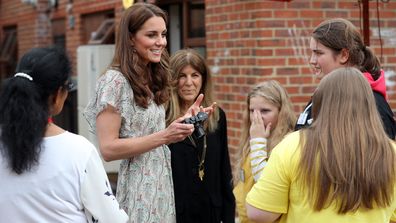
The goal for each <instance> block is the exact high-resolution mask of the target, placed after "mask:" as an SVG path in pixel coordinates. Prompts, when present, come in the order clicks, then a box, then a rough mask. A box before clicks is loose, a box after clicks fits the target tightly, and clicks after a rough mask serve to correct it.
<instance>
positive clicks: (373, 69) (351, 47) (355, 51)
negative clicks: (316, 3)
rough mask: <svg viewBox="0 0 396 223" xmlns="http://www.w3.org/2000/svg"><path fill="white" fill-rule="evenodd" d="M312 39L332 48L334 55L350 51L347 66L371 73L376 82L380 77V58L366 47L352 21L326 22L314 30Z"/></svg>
mask: <svg viewBox="0 0 396 223" xmlns="http://www.w3.org/2000/svg"><path fill="white" fill-rule="evenodd" d="M312 37H313V38H314V39H315V40H316V41H318V42H319V43H321V44H323V45H324V46H326V47H328V48H330V49H331V50H332V51H333V53H334V55H338V54H340V53H341V51H342V50H343V49H345V50H348V52H349V57H348V60H347V62H346V63H347V65H350V66H354V67H356V68H358V69H359V70H360V71H362V72H369V73H370V74H371V75H372V76H373V78H374V80H377V79H378V77H379V76H380V74H381V66H380V62H379V60H378V58H377V57H376V56H375V55H374V53H373V52H372V51H371V50H370V49H369V48H368V47H366V46H365V45H364V42H363V38H362V35H361V34H360V33H359V31H358V29H357V28H356V26H354V25H353V24H352V23H351V22H350V21H348V20H346V19H342V18H335V19H329V20H325V21H323V22H322V23H320V24H319V25H318V26H317V27H316V28H315V29H314V31H313V33H312Z"/></svg>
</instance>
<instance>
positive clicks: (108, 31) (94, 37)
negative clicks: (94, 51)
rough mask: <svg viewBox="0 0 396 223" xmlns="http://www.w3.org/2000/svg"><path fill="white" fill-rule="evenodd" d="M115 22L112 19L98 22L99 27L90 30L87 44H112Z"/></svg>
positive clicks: (113, 41)
mask: <svg viewBox="0 0 396 223" xmlns="http://www.w3.org/2000/svg"><path fill="white" fill-rule="evenodd" d="M114 32H115V24H114V19H106V20H104V21H103V22H102V24H100V26H99V28H98V29H97V30H96V31H94V32H92V34H91V39H90V40H89V42H88V44H112V43H115V39H114V38H115V35H114Z"/></svg>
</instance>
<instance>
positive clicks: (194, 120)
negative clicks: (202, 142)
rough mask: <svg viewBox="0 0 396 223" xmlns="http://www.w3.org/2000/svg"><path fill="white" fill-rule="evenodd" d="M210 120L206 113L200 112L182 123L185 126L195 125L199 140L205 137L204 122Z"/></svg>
mask: <svg viewBox="0 0 396 223" xmlns="http://www.w3.org/2000/svg"><path fill="white" fill-rule="evenodd" d="M206 119H208V114H206V113H205V112H198V114H197V115H195V116H191V117H190V118H186V119H184V120H183V122H182V123H185V124H193V125H194V132H193V134H194V136H195V138H197V139H199V138H201V137H202V136H204V135H205V129H204V126H203V122H204V121H205V120H206Z"/></svg>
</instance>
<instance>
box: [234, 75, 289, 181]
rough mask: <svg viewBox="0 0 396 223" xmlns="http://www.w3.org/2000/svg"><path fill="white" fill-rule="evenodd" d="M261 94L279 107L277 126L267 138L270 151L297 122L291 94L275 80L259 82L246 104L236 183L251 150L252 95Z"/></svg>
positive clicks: (236, 168) (235, 170)
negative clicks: (239, 171) (250, 107)
mask: <svg viewBox="0 0 396 223" xmlns="http://www.w3.org/2000/svg"><path fill="white" fill-rule="evenodd" d="M256 96H260V97H263V98H264V99H265V100H267V101H268V102H270V103H272V104H273V105H274V106H276V107H277V108H278V109H279V114H278V123H277V124H276V126H275V128H274V129H273V130H271V135H270V136H269V138H268V139H267V140H268V141H267V145H268V147H267V149H268V153H270V152H271V150H272V149H273V148H274V147H275V146H276V145H277V144H278V143H279V142H280V141H281V140H282V139H283V137H284V136H285V135H286V134H287V133H289V132H291V131H293V129H294V124H295V123H296V116H295V114H294V111H293V107H292V104H291V102H290V98H289V95H288V94H287V91H286V90H285V89H284V88H283V87H282V86H281V85H280V84H279V82H277V81H275V80H270V81H265V82H261V83H259V84H257V85H256V86H254V87H253V89H252V90H251V91H250V93H249V94H248V96H247V100H246V104H247V108H246V110H245V112H244V116H243V117H244V122H243V129H242V135H241V141H240V142H239V148H241V149H240V150H238V152H237V154H238V155H237V160H236V165H235V168H234V171H233V173H234V176H233V179H234V183H236V182H238V180H239V174H238V170H239V168H241V166H242V165H243V163H242V162H243V161H244V160H245V159H246V157H247V156H248V154H249V152H250V146H249V140H250V135H249V129H250V125H251V121H250V112H249V106H250V99H251V98H252V97H256Z"/></svg>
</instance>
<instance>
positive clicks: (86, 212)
mask: <svg viewBox="0 0 396 223" xmlns="http://www.w3.org/2000/svg"><path fill="white" fill-rule="evenodd" d="M70 70H71V68H70V62H69V59H68V57H67V56H66V54H65V53H64V52H63V51H62V50H60V49H57V48H52V47H49V48H34V49H32V50H30V51H29V52H27V53H26V54H25V55H24V56H23V57H22V58H21V61H20V63H19V64H18V66H17V73H16V74H15V75H14V76H13V77H11V78H9V79H7V80H6V81H5V82H4V85H3V86H2V89H1V92H0V152H1V156H0V179H1V183H0V216H1V221H2V222H127V220H128V216H127V215H126V213H125V212H124V211H123V210H122V209H121V208H120V206H119V204H118V202H117V201H116V200H115V197H114V195H113V194H112V192H111V188H110V184H109V181H108V179H107V175H106V172H105V170H104V168H103V165H102V160H101V159H100V157H99V154H98V152H97V151H96V148H95V147H94V145H93V144H91V143H90V142H89V141H88V140H87V139H85V138H84V137H82V136H79V135H75V134H73V133H70V132H68V131H65V130H63V129H62V128H60V127H59V126H57V125H56V124H55V123H53V122H52V118H51V117H52V116H54V115H57V114H59V113H60V112H61V110H62V108H63V104H64V102H65V100H66V98H67V95H68V90H70V89H71V87H72V82H71V79H70Z"/></svg>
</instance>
